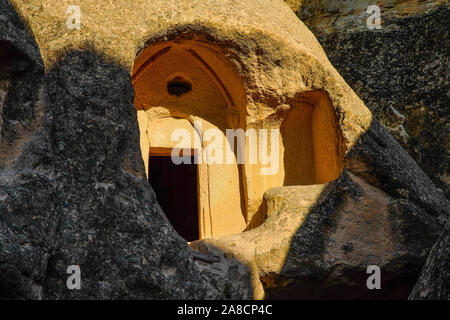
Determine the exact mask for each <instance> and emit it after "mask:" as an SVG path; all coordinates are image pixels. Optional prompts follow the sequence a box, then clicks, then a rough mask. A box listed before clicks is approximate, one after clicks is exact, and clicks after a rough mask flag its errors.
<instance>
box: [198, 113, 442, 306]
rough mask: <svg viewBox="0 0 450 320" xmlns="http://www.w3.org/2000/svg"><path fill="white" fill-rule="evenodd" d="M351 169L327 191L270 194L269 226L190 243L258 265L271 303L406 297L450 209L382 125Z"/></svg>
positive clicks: (351, 160) (351, 157)
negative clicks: (372, 286) (372, 285)
mask: <svg viewBox="0 0 450 320" xmlns="http://www.w3.org/2000/svg"><path fill="white" fill-rule="evenodd" d="M346 167H347V169H346V170H345V171H344V172H343V174H342V175H341V176H340V178H339V179H337V180H336V181H334V182H332V183H330V184H327V185H316V186H292V187H280V188H275V189H270V190H268V191H267V192H266V194H265V199H266V205H267V219H266V221H265V223H264V224H263V225H261V226H260V227H258V228H256V229H253V230H250V231H248V232H245V233H242V234H240V235H235V236H229V237H224V238H217V239H214V238H213V239H205V240H199V241H196V242H193V243H191V246H192V247H194V248H198V247H199V248H202V250H203V251H204V252H211V253H213V252H217V248H219V249H220V250H222V251H223V252H224V253H225V256H235V257H237V259H239V260H240V261H242V262H244V264H245V265H248V266H250V267H249V268H250V270H252V272H253V273H254V274H255V273H256V274H257V275H258V277H259V279H258V280H259V281H260V282H258V281H254V282H253V287H254V288H255V290H256V293H255V294H256V295H258V294H261V295H264V296H265V297H266V298H271V299H406V298H407V297H408V295H409V294H410V292H411V290H412V288H413V286H414V284H415V283H416V280H417V277H418V275H419V273H420V270H421V267H422V266H423V264H424V263H425V260H426V257H427V254H428V252H429V250H430V249H431V247H432V246H433V244H434V242H435V241H436V239H437V238H438V236H439V233H440V231H441V230H442V228H443V225H444V223H445V221H446V219H447V217H448V215H449V212H448V208H449V204H448V202H447V200H446V199H445V197H444V195H443V193H442V191H440V190H438V189H437V188H435V187H434V186H433V184H432V182H431V181H430V179H429V178H428V177H427V176H426V175H425V174H424V173H423V172H422V170H421V169H420V168H419V167H418V166H417V164H416V163H415V162H414V160H412V159H411V158H410V157H409V156H408V154H407V153H406V152H405V151H404V150H403V149H402V148H401V147H400V145H399V144H398V143H397V142H396V141H395V140H394V139H393V138H392V136H390V135H389V134H388V133H387V132H386V129H384V128H383V127H382V126H381V125H380V124H379V123H378V121H376V120H375V121H374V122H373V123H372V126H371V128H370V129H369V130H368V132H367V133H366V134H365V135H363V136H362V137H361V139H360V141H359V142H358V144H357V145H356V146H355V147H354V148H353V149H352V150H351V151H350V152H349V154H348V157H347V160H346ZM274 235H276V237H274ZM209 248H211V250H210V251H209V250H208V249H209ZM218 264H220V263H218ZM213 265H214V264H213ZM370 265H377V266H379V267H380V269H381V290H369V289H368V288H367V286H366V280H367V278H368V275H367V267H368V266H370ZM258 277H257V276H254V277H253V278H258ZM258 290H259V292H258ZM263 292H264V293H263Z"/></svg>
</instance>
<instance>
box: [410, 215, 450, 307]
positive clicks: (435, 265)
mask: <svg viewBox="0 0 450 320" xmlns="http://www.w3.org/2000/svg"><path fill="white" fill-rule="evenodd" d="M449 243H450V220H449V222H447V225H446V226H445V229H444V230H443V231H442V234H441V235H440V237H439V239H438V241H437V242H436V244H435V245H434V246H433V248H432V249H431V251H430V254H429V256H428V259H427V262H426V264H425V266H424V267H423V269H422V273H421V274H420V277H419V281H418V282H417V284H416V286H415V287H414V290H413V291H412V292H411V295H410V296H409V299H427V300H449V299H450V286H449V284H450V246H449Z"/></svg>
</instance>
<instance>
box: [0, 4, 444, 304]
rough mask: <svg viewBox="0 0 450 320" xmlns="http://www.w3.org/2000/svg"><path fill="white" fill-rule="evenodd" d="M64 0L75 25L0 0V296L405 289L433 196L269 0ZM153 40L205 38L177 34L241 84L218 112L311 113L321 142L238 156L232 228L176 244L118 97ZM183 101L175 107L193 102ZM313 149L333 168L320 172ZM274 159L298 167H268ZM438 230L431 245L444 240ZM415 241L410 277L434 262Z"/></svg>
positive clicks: (438, 198)
mask: <svg viewBox="0 0 450 320" xmlns="http://www.w3.org/2000/svg"><path fill="white" fill-rule="evenodd" d="M78 2H79V6H80V8H81V11H82V20H81V21H82V22H81V29H80V30H77V29H74V30H70V29H68V28H67V25H66V20H67V14H66V7H67V4H66V3H63V2H61V3H60V2H58V3H57V4H55V3H54V2H51V1H37V0H36V1H34V0H32V1H27V2H25V1H19V0H15V1H12V5H11V4H10V3H9V2H8V1H7V0H0V9H1V10H0V56H1V58H2V60H1V63H0V77H1V79H0V84H1V87H0V90H1V91H0V102H1V104H0V108H1V109H0V112H1V115H2V117H1V119H2V120H1V122H0V125H1V135H0V139H1V140H0V297H1V298H23V299H66V298H75V299H86V298H91V299H92V298H100V299H156V298H160V299H161V298H162V299H177V298H185V299H218V298H234V299H245V298H257V299H262V298H275V299H280V298H287V299H295V298H313V299H321V298H359V299H364V298H407V297H408V295H409V294H410V292H411V290H412V288H413V286H414V284H415V283H416V281H417V278H418V276H419V273H420V269H421V267H422V266H423V265H424V264H425V261H426V258H427V254H428V252H429V251H430V249H431V247H432V246H433V244H434V243H435V241H436V239H437V238H438V237H439V234H440V233H441V231H442V230H443V227H444V224H445V223H446V221H447V219H448V216H449V212H448V211H449V205H448V201H447V199H446V198H445V196H444V193H443V192H442V190H440V189H438V188H436V186H435V185H434V184H433V182H432V181H431V180H430V178H428V176H427V175H426V174H425V173H424V172H423V171H422V169H421V168H420V167H419V166H418V165H417V163H416V162H415V161H414V160H413V159H412V158H411V157H410V156H409V155H408V153H406V152H405V151H404V150H403V149H402V147H401V146H400V145H399V143H398V142H397V141H396V140H395V139H394V138H393V137H392V136H391V135H390V134H389V133H388V131H387V130H386V129H385V128H384V127H383V126H382V125H381V124H380V122H379V121H378V120H377V119H375V118H374V117H373V116H372V114H371V113H370V111H369V110H368V109H367V108H366V106H365V105H364V103H363V102H362V101H361V100H360V99H359V98H358V96H357V95H356V94H355V93H354V92H353V91H352V89H351V88H350V87H349V86H348V85H347V83H346V82H345V81H344V79H343V78H342V77H341V76H340V75H339V73H337V72H336V70H335V69H334V68H333V66H332V65H331V64H330V62H329V61H328V59H327V57H326V55H325V52H324V51H323V50H322V48H321V46H320V44H319V42H318V41H317V40H316V39H315V37H314V35H313V34H312V33H311V32H310V31H309V30H308V29H307V28H306V27H305V25H304V24H303V23H302V22H301V21H300V20H298V19H297V17H296V16H295V14H294V13H293V12H292V11H291V10H290V9H289V7H288V6H287V5H286V4H284V3H283V2H282V1H281V0H277V1H273V0H264V1H245V2H235V1H219V0H217V1H210V2H209V3H208V5H206V4H205V3H204V2H202V1H181V0H180V1H174V2H173V6H172V7H170V6H167V2H166V1H164V0H161V1H159V0H158V1H155V0H153V1H148V0H140V1H134V2H133V3H131V2H129V1H125V0H124V1H116V2H114V4H104V5H102V6H103V7H101V8H98V6H97V4H95V3H93V2H91V1H87V0H85V1H84V0H83V1H78ZM268 8H270V10H268ZM22 21H23V22H22ZM168 42H171V43H172V42H173V43H176V44H177V45H178V44H183V45H184V44H186V43H187V44H186V46H187V47H188V49H189V48H190V49H192V48H194V49H195V48H196V47H195V46H203V47H207V48H214V51H213V52H214V54H211V55H208V54H205V53H202V51H195V50H194V51H195V52H196V53H197V54H198V55H199V58H197V60H196V61H197V62H199V63H201V64H203V62H202V61H204V62H205V64H204V65H207V66H210V67H209V68H208V67H205V70H207V71H208V72H209V73H210V74H214V73H215V74H216V75H217V77H215V76H213V77H212V79H213V81H216V82H215V83H216V85H217V87H218V88H219V89H221V90H222V91H223V92H225V91H227V92H231V94H230V96H231V97H232V98H234V97H235V96H234V95H233V94H232V93H233V92H235V91H233V90H235V89H236V87H235V86H234V84H236V82H235V81H229V82H227V80H229V79H233V78H232V77H233V75H231V73H230V75H228V74H227V73H224V74H223V75H221V74H219V73H216V72H214V69H213V68H214V67H217V68H219V67H218V66H221V63H222V62H223V63H224V64H225V65H227V66H229V67H230V69H232V70H234V71H235V74H236V75H238V77H239V81H240V83H242V88H243V91H242V92H243V94H242V95H239V94H238V96H239V99H241V100H239V99H234V100H233V101H242V104H239V103H236V104H231V105H232V106H235V107H236V108H232V107H230V106H228V107H226V104H224V108H223V115H222V117H221V118H223V119H226V121H227V122H228V123H227V124H230V123H231V124H234V125H235V126H236V128H245V129H247V128H256V129H264V128H281V132H282V133H283V130H284V132H287V133H289V132H291V131H292V130H293V129H295V126H294V125H286V126H285V127H283V124H286V121H289V120H286V119H289V115H292V114H293V113H294V115H295V116H294V117H293V119H294V120H293V122H294V123H295V122H296V121H303V119H302V115H305V114H306V115H308V117H314V114H316V115H317V114H318V115H324V116H323V117H320V116H318V117H317V118H316V119H319V120H318V121H317V123H318V124H317V126H316V128H323V127H324V123H332V124H333V130H336V131H333V132H336V135H335V136H334V135H333V136H332V137H334V138H333V140H334V139H335V141H334V142H335V144H332V143H331V142H330V141H328V142H329V143H325V142H324V143H317V146H318V147H317V150H314V155H315V157H314V159H316V158H317V161H318V162H314V166H311V167H308V166H304V167H306V168H313V169H314V179H312V178H311V177H309V176H305V175H300V174H298V172H295V170H296V167H295V165H292V163H290V162H289V161H288V162H286V163H287V164H288V165H287V166H286V164H285V163H283V167H282V168H283V171H282V172H281V173H280V176H277V177H276V178H274V179H269V178H267V179H266V178H261V177H258V176H257V175H256V174H254V172H256V170H254V171H251V167H244V170H243V172H244V173H241V172H242V171H239V170H238V171H237V172H238V174H239V175H240V177H242V176H243V175H245V178H246V179H244V181H245V182H246V183H247V184H246V185H245V188H244V190H246V191H245V192H246V193H245V192H244V194H245V197H244V200H246V201H244V202H243V203H244V205H243V206H244V208H245V210H244V211H245V212H246V213H247V214H248V213H251V215H249V214H248V215H247V216H246V217H245V219H244V220H243V221H245V223H244V227H245V230H241V231H242V232H239V233H235V232H234V233H233V234H228V235H217V236H216V235H214V233H213V234H212V236H211V237H205V238H202V239H199V240H197V241H194V242H191V243H189V244H188V243H187V242H186V241H185V240H184V239H182V238H181V237H180V236H179V235H178V234H177V232H176V230H175V229H174V228H173V227H172V226H171V224H170V222H169V221H168V220H167V219H166V216H165V214H164V212H163V211H162V210H161V208H160V206H159V205H158V203H157V201H156V197H155V193H154V192H153V189H152V187H151V184H152V178H151V176H150V177H149V179H148V180H147V175H146V166H148V164H146V163H145V161H146V160H147V159H148V158H147V159H146V157H145V156H144V158H143V155H144V154H145V152H146V151H145V148H144V147H143V145H142V141H143V140H142V128H143V127H144V126H143V124H142V117H141V115H142V113H141V114H139V111H137V110H140V108H139V105H138V104H139V102H140V101H141V102H142V101H143V100H140V99H136V97H137V98H139V97H144V96H145V95H141V94H140V92H142V91H139V87H138V85H137V84H136V83H135V81H134V79H135V75H136V72H135V71H136V70H135V68H134V67H133V66H138V65H139V63H140V62H139V56H140V54H143V53H144V52H145V50H146V49H148V48H152V46H158V45H161V46H164V45H166V44H167V43H168ZM183 50H184V49H183ZM198 52H200V53H198ZM150 57H153V56H152V55H150ZM214 59H222V60H220V61H222V62H217V63H216V64H212V63H209V62H210V61H214ZM144 61H145V62H144V63H146V62H148V61H150V62H149V64H150V63H151V62H152V61H153V60H151V59H150V60H148V59H144ZM185 65H187V62H186V63H185ZM219 69H220V68H219ZM211 70H212V71H211ZM132 76H133V80H132ZM155 79H156V80H157V77H155ZM174 79H176V78H174V77H171V78H168V79H165V78H164V80H168V81H169V82H170V81H173V80H174ZM199 79H200V80H201V78H199ZM214 79H215V80H214ZM156 80H155V81H156ZM191 80H192V79H191ZM194 80H195V79H194ZM194 80H193V81H194ZM148 81H149V82H148V83H151V81H152V78H151V77H150V78H149V80H148ZM170 83H172V82H170ZM229 83H231V85H230V84H229ZM133 86H134V87H133ZM196 88H197V87H196V86H195V82H194V83H193V85H192V91H194V90H196ZM133 89H134V90H133ZM225 89H226V90H225ZM134 91H135V92H136V96H135V94H134ZM143 91H144V93H145V90H143ZM236 92H241V91H239V90H237V89H236ZM225 96H226V97H225V98H226V99H228V98H229V97H227V95H226V94H225ZM150 100H151V99H149V100H146V101H150ZM144 102H145V101H144ZM133 104H134V105H133ZM302 108H306V109H302ZM308 108H309V109H308ZM298 110H303V111H302V112H300V113H298V114H296V112H297V111H298ZM304 110H309V111H307V112H304ZM323 110H329V111H330V112H331V116H330V114H329V113H328V111H323ZM182 111H183V110H182ZM321 111H323V112H324V113H321ZM184 112H185V113H188V114H187V115H184V114H183V113H182V112H181V113H177V114H176V116H177V117H180V116H181V115H183V116H184V117H186V118H185V119H188V120H189V119H190V118H189V117H192V116H199V115H198V114H195V113H194V111H192V110H188V109H186V110H184ZM314 112H316V113H314ZM236 114H238V117H236ZM219 116H220V114H219ZM217 118H219V120H220V117H217ZM214 119H215V118H214ZM235 119H238V121H235ZM324 119H325V120H326V121H325V120H324ZM330 119H331V120H330ZM327 121H329V122H327ZM288 123H289V122H288ZM321 126H322V127H321ZM325 127H326V126H325ZM283 128H284V129H283ZM157 129H158V127H155V128H154V130H157ZM140 130H141V132H140ZM311 130H312V133H311V134H310V135H312V136H314V137H317V138H315V139H316V141H317V140H319V141H322V140H326V139H324V136H323V135H321V133H322V130H317V131H318V132H319V133H317V132H316V133H317V134H316V135H314V133H315V132H314V129H311ZM299 136H301V137H309V135H300V133H299V134H298V135H297V134H294V135H293V137H294V139H292V140H291V141H289V143H288V140H289V139H287V138H286V135H285V136H284V137H285V138H284V140H283V141H282V143H283V144H282V145H281V146H282V147H283V148H285V149H282V150H283V151H284V155H292V154H295V153H300V154H305V149H304V144H302V143H300V139H298V137H299ZM296 137H297V140H295V138H296ZM150 138H151V135H150ZM295 141H299V144H298V145H297V144H296V143H295ZM330 145H331V147H329V146H330ZM147 147H148V146H147ZM328 147H329V149H330V150H332V151H333V153H327V152H325V151H327V150H328V149H327V148H328ZM296 148H298V149H296ZM288 151H289V152H288ZM321 151H322V152H321ZM330 154H332V155H333V156H332V157H331V156H329V155H330ZM324 155H325V156H324ZM330 158H332V159H335V160H336V162H338V164H339V165H336V168H338V169H339V170H338V172H337V173H338V177H337V179H335V178H336V177H332V178H330V179H325V178H324V179H323V180H321V179H322V178H323V177H326V176H327V175H326V174H324V172H325V173H326V172H327V171H326V170H327V168H328V166H324V165H322V164H323V163H327V160H329V159H330ZM294 159H295V158H294ZM298 159H302V158H298ZM310 160H311V159H310ZM310 160H308V161H310ZM299 161H303V160H299ZM314 161H316V160H314ZM333 161H334V160H333ZM333 163H334V162H333ZM294 164H295V163H294ZM300 164H302V165H303V163H301V162H299V165H300ZM317 168H319V169H317ZM320 168H325V169H320ZM289 170H291V171H289ZM249 172H250V173H252V172H253V175H252V174H249ZM288 173H292V175H294V176H296V177H300V178H301V179H303V180H301V181H302V182H305V183H298V184H297V185H290V183H285V181H289V179H291V177H292V176H291V175H289V174H288ZM333 174H334V171H333ZM331 176H332V175H329V176H328V177H331ZM336 176H337V175H336ZM258 179H259V180H258ZM330 180H333V181H330ZM280 181H281V182H280ZM300 184H301V185H300ZM173 200H174V201H176V199H173ZM249 200H251V201H249ZM230 207H231V206H230ZM241 208H242V207H241ZM441 237H443V238H441V240H440V242H439V243H441V244H442V243H444V245H436V246H435V247H434V249H433V251H432V256H433V257H434V256H435V255H436V256H445V254H446V253H445V252H446V249H447V248H446V247H445V235H444V236H441ZM442 239H444V240H442ZM442 246H443V249H441V248H442ZM442 252H444V253H442ZM430 259H433V258H429V261H428V264H427V265H430V267H429V268H428V267H427V268H426V270H425V271H424V272H423V273H422V277H421V279H423V280H421V281H423V283H425V284H426V283H427V279H428V278H430V277H432V276H430V274H434V273H433V272H434V271H433V270H434V269H433V268H434V267H433V265H435V262H433V261H431V262H430ZM374 264H375V265H378V266H379V267H380V268H381V270H382V289H381V290H374V291H371V290H368V288H367V287H366V278H367V274H366V270H367V267H368V265H374ZM70 265H79V266H80V269H81V276H82V287H81V289H80V290H69V289H68V288H67V286H66V279H67V277H68V275H67V273H66V270H67V267H68V266H70ZM439 268H441V265H439ZM427 270H430V271H429V272H428V271H427ZM416 290H420V291H421V290H422V289H420V288H419V289H417V287H416ZM436 290H437V291H439V290H440V289H436ZM415 292H416V291H415ZM413 296H414V293H413ZM434 296H436V297H444V296H445V292H444V293H436V294H435V295H434Z"/></svg>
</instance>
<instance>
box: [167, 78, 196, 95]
mask: <svg viewBox="0 0 450 320" xmlns="http://www.w3.org/2000/svg"><path fill="white" fill-rule="evenodd" d="M191 90H192V84H191V83H190V82H189V81H187V80H186V79H184V78H182V77H175V78H173V79H172V80H170V81H169V82H167V91H168V92H169V94H171V95H175V96H181V95H182V94H185V93H187V92H189V91H191Z"/></svg>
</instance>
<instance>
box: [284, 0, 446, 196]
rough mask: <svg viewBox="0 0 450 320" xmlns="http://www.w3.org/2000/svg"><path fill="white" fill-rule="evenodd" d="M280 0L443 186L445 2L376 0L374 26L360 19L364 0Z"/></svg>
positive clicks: (364, 13) (364, 11)
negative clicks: (377, 18) (377, 21)
mask: <svg viewBox="0 0 450 320" xmlns="http://www.w3.org/2000/svg"><path fill="white" fill-rule="evenodd" d="M287 2H288V3H289V4H290V5H291V7H292V8H293V9H294V10H295V11H296V12H297V15H298V16H299V18H300V19H301V20H302V21H303V22H304V23H305V24H306V25H307V26H308V28H310V29H311V31H313V33H314V34H315V35H316V36H317V39H318V40H319V41H320V43H321V45H322V46H323V48H324V50H325V52H326V53H327V56H328V58H329V59H330V61H331V63H332V64H333V65H334V66H335V67H336V69H337V70H338V71H339V73H340V74H341V75H342V76H343V77H344V79H345V80H346V81H347V83H348V84H349V85H350V86H351V87H352V89H353V90H355V92H356V93H357V94H358V96H359V97H360V98H361V99H362V100H363V101H364V102H365V104H366V105H367V107H368V108H369V109H370V110H371V111H372V113H373V114H374V115H375V117H377V118H378V119H379V120H380V122H381V123H382V124H383V126H384V127H386V128H387V129H388V130H389V132H390V133H391V134H392V135H393V136H394V137H395V138H396V140H397V141H398V142H399V143H400V144H401V145H402V146H403V147H404V148H405V149H406V150H407V151H408V153H409V154H410V155H411V156H412V157H413V158H414V160H416V161H417V163H418V164H419V166H420V167H421V168H422V169H423V170H424V171H425V172H426V173H427V174H428V175H429V176H430V177H431V178H432V180H433V181H434V183H436V184H437V185H438V186H439V187H440V188H441V189H442V190H444V192H448V190H449V189H448V181H449V178H448V170H449V168H448V163H450V161H449V150H450V145H449V140H448V139H447V138H446V137H447V136H448V134H449V128H448V123H449V120H450V119H449V113H448V105H449V104H450V101H449V96H448V94H447V91H448V89H449V82H448V61H447V60H448V59H447V57H448V54H449V52H448V45H447V40H446V39H448V37H449V35H448V32H449V31H448V26H447V25H446V23H444V22H443V21H448V20H449V19H450V10H449V8H450V7H449V6H448V4H446V1H440V0H432V1H419V0H409V1H401V2H399V1H391V0H386V1H377V3H376V4H377V5H378V6H379V7H380V9H381V18H382V23H381V29H379V30H369V29H368V28H367V26H366V21H367V18H368V17H369V14H368V13H367V8H368V6H369V5H371V4H373V3H372V2H370V1H345V2H342V1H334V0H310V1H301V2H300V1H295V0H294V1H290V2H289V1H287Z"/></svg>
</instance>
